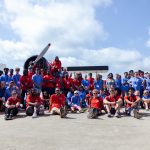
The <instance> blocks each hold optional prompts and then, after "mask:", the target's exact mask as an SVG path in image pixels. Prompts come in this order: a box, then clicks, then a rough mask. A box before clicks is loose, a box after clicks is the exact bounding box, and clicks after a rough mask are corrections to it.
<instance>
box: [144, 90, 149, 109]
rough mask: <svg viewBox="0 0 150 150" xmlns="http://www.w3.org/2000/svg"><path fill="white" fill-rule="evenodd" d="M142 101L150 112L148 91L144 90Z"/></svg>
mask: <svg viewBox="0 0 150 150" xmlns="http://www.w3.org/2000/svg"><path fill="white" fill-rule="evenodd" d="M142 100H143V102H144V104H145V109H146V110H147V111H149V108H150V93H149V91H148V90H144V92H143V97H142Z"/></svg>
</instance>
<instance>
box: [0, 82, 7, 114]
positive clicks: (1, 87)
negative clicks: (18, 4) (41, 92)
mask: <svg viewBox="0 0 150 150" xmlns="http://www.w3.org/2000/svg"><path fill="white" fill-rule="evenodd" d="M5 91H6V88H5V83H3V82H0V111H3V110H4V108H5V106H4V105H5Z"/></svg>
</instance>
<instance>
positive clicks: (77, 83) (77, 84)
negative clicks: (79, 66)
mask: <svg viewBox="0 0 150 150" xmlns="http://www.w3.org/2000/svg"><path fill="white" fill-rule="evenodd" d="M73 85H74V86H75V87H77V89H78V88H79V86H80V85H81V84H80V81H79V80H78V79H74V80H73Z"/></svg>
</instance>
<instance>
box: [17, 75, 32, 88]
mask: <svg viewBox="0 0 150 150" xmlns="http://www.w3.org/2000/svg"><path fill="white" fill-rule="evenodd" d="M20 83H21V89H22V90H28V89H29V88H31V87H32V84H33V83H32V81H30V79H29V77H28V76H21V78H20Z"/></svg>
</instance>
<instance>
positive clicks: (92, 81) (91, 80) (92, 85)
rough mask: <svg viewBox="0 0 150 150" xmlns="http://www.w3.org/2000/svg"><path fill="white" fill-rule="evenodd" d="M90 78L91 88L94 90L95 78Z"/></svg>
mask: <svg viewBox="0 0 150 150" xmlns="http://www.w3.org/2000/svg"><path fill="white" fill-rule="evenodd" d="M88 80H89V82H90V87H89V90H93V89H94V78H88Z"/></svg>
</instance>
